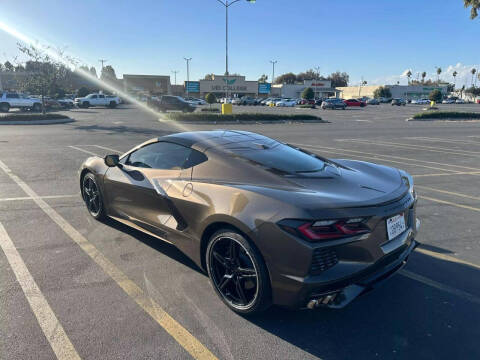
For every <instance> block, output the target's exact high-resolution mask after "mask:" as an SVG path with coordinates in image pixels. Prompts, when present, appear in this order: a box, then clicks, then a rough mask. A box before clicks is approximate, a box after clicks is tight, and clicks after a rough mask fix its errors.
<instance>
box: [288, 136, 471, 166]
mask: <svg viewBox="0 0 480 360" xmlns="http://www.w3.org/2000/svg"><path fill="white" fill-rule="evenodd" d="M292 145H295V146H303V147H307V148H311V149H315V150H319V151H322V152H326V153H334V154H343V155H348V156H353V157H357V158H360V159H375V160H383V161H386V162H391V163H395V164H403V165H410V166H416V167H423V168H426V169H432V170H440V171H448V172H452V173H458V172H459V171H457V170H450V169H445V168H438V167H433V166H427V165H421V164H415V163H413V162H404V161H398V160H391V159H383V158H385V157H391V158H396V159H402V158H401V157H397V156H388V155H379V154H374V153H367V152H362V151H355V150H347V149H338V148H333V147H324V146H318V145H307V144H295V143H292ZM351 153H360V154H363V155H353V154H351ZM365 155H372V156H365ZM404 159H405V160H413V159H407V158H404ZM414 161H415V160H414ZM475 170H478V169H475Z"/></svg>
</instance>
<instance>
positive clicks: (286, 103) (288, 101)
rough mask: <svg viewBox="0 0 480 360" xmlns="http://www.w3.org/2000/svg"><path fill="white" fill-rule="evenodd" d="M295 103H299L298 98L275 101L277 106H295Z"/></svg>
mask: <svg viewBox="0 0 480 360" xmlns="http://www.w3.org/2000/svg"><path fill="white" fill-rule="evenodd" d="M295 105H297V100H294V99H282V100H280V101H277V102H276V103H275V106H279V107H294V106H295Z"/></svg>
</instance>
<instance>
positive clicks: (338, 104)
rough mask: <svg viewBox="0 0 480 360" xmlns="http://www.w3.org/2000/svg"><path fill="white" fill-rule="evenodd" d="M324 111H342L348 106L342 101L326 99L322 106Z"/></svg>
mask: <svg viewBox="0 0 480 360" xmlns="http://www.w3.org/2000/svg"><path fill="white" fill-rule="evenodd" d="M321 107H322V109H323V110H325V109H342V110H345V108H346V107H347V104H345V103H344V102H343V100H342V99H325V100H323V102H322V105H321Z"/></svg>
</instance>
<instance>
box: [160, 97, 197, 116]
mask: <svg viewBox="0 0 480 360" xmlns="http://www.w3.org/2000/svg"><path fill="white" fill-rule="evenodd" d="M150 105H151V106H152V107H154V108H156V109H157V110H158V111H161V112H166V111H169V110H177V111H182V112H193V111H195V106H193V105H192V104H189V103H188V102H187V101H185V99H183V98H182V97H180V96H172V95H163V96H161V97H160V99H159V100H153V101H152V102H151V103H150Z"/></svg>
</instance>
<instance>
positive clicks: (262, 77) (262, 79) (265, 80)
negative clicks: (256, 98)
mask: <svg viewBox="0 0 480 360" xmlns="http://www.w3.org/2000/svg"><path fill="white" fill-rule="evenodd" d="M267 80H268V75H266V74H262V76H260V78H259V79H258V82H260V83H266V82H267Z"/></svg>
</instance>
